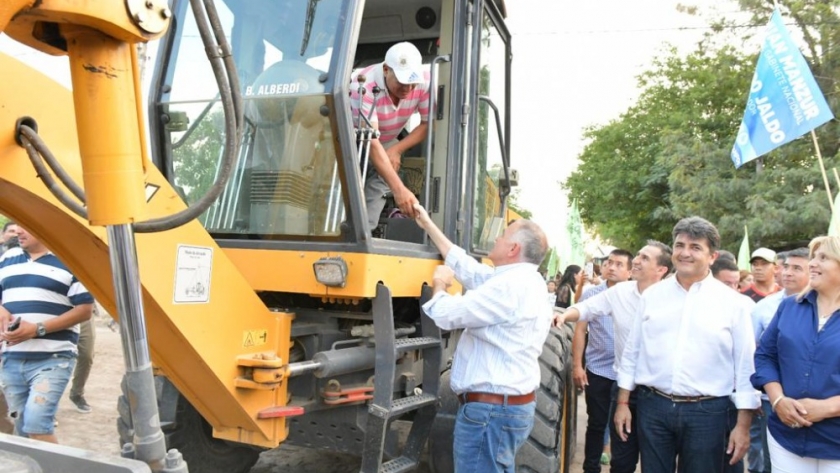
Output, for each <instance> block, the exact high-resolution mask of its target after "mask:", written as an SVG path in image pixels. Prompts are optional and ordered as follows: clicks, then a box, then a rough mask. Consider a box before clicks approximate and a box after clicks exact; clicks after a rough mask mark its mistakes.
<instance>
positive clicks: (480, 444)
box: [414, 204, 552, 473]
mask: <svg viewBox="0 0 840 473" xmlns="http://www.w3.org/2000/svg"><path fill="white" fill-rule="evenodd" d="M414 209H415V211H416V214H417V218H416V222H417V224H418V225H419V226H420V228H422V229H423V230H425V231H426V232H427V233H428V234H429V238H430V239H431V241H432V243H434V245H435V246H436V247H437V248H438V250H439V251H440V253H441V255H442V256H443V258H444V260H445V262H446V264H445V265H443V266H438V267H437V268H436V269H435V272H434V275H433V276H432V290H433V292H434V295H433V296H432V299H431V300H430V301H429V302H427V303H426V304H424V305H423V310H424V311H425V312H426V313H427V314H428V315H429V317H431V318H432V320H434V321H435V323H436V324H437V325H438V327H440V328H442V329H445V330H454V329H464V331H463V333H462V334H461V339H460V341H459V342H458V346H457V348H456V349H455V359H454V361H453V363H452V374H451V385H452V390H453V391H454V392H455V394H457V395H458V399H459V401H460V402H461V408H460V409H459V410H458V416H457V417H456V420H455V435H454V437H455V439H454V448H453V450H454V457H455V458H454V460H455V471H457V472H459V473H469V472H476V473H479V472H481V473H484V472H508V473H513V472H514V468H515V465H514V458H515V457H516V452H517V450H519V447H521V446H522V444H524V443H525V441H526V440H527V439H528V435H529V434H530V432H531V429H532V428H533V426H534V412H535V408H536V396H535V392H536V390H537V388H539V386H540V366H539V361H538V359H539V356H540V353H542V347H543V343H544V342H545V339H546V337H547V336H548V331H549V329H550V327H551V320H552V310H551V306H550V305H549V304H548V303H547V302H546V299H545V282H544V281H543V278H542V276H540V273H539V272H538V268H539V264H540V263H541V262H542V260H543V258H544V257H545V253H546V251H547V249H548V243H547V241H546V237H545V234H544V233H543V231H542V229H540V227H539V225H537V224H536V223H534V222H531V221H528V220H516V221H514V222H513V223H511V224H510V225H509V226H508V227H507V228H506V229H505V231H504V233H503V234H502V235H501V236H500V237H499V238H497V239H496V243H495V245H494V246H493V249H492V250H490V254H489V255H488V258H489V259H490V261H491V262H492V263H493V266H494V267H490V266H487V265H484V264H481V263H479V262H477V261H476V260H475V259H474V258H472V257H471V256H469V255H468V254H467V253H466V252H465V251H464V250H463V249H462V248H459V247H457V246H455V245H454V244H453V243H452V242H451V241H450V240H449V239H448V238H446V236H445V235H444V234H443V232H441V231H440V229H439V228H438V227H437V226H436V225H435V224H434V222H432V220H431V219H430V218H429V214H428V213H426V210H425V209H424V208H423V207H422V206H420V204H415V206H414ZM453 277H454V278H457V279H458V281H459V282H460V283H461V284H462V285H463V287H464V289H466V290H467V291H466V293H465V294H463V295H460V296H452V295H450V294H448V293H447V292H446V289H447V288H448V287H449V286H450V285H451V284H452V281H453Z"/></svg>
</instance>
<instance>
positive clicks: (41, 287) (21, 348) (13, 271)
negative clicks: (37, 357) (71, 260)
mask: <svg viewBox="0 0 840 473" xmlns="http://www.w3.org/2000/svg"><path fill="white" fill-rule="evenodd" d="M0 301H2V304H3V307H4V308H6V310H8V311H9V312H11V314H12V316H13V317H20V318H21V320H24V321H26V322H29V323H33V324H34V323H38V322H44V321H46V320H49V319H51V318H53V317H58V316H59V315H62V314H64V313H65V312H67V311H68V310H70V309H72V308H73V307H75V306H78V305H81V304H93V297H92V296H91V295H90V293H88V291H87V289H85V287H84V286H83V285H82V283H80V282H79V280H78V279H76V277H75V276H73V273H71V272H70V270H68V269H67V267H66V266H65V265H64V263H62V262H61V261H59V259H58V258H57V257H56V256H55V255H54V254H52V253H47V254H45V255H43V256H41V257H40V258H38V259H37V260H34V261H33V260H32V259H30V257H29V254H27V253H26V252H25V251H23V250H22V249H20V248H13V249H11V250H9V251H7V252H6V253H5V254H4V255H3V258H2V259H0ZM78 341H79V325H78V324H76V325H74V326H73V327H71V328H69V329H65V330H59V331H57V332H51V333H48V334H46V335H45V336H44V337H41V338H33V339H30V340H27V341H25V342H22V343H19V344H17V345H13V346H7V345H6V344H3V356H4V357H5V356H8V357H16V356H31V355H33V354H52V353H60V352H69V353H76V344H77V343H78Z"/></svg>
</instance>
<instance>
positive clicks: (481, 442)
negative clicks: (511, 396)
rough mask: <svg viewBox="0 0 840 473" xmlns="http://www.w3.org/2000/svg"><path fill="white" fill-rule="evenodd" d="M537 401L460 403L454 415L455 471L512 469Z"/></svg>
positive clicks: (507, 472)
mask: <svg viewBox="0 0 840 473" xmlns="http://www.w3.org/2000/svg"><path fill="white" fill-rule="evenodd" d="M536 405H537V404H536V403H535V402H531V403H529V404H523V405H521V406H504V405H496V404H485V403H483V402H468V403H466V404H464V405H462V406H461V407H460V408H459V409H458V417H457V418H456V419H455V443H454V454H455V473H493V472H504V473H514V470H515V462H514V460H515V458H516V452H517V451H518V450H519V447H521V446H522V444H524V443H525V441H526V440H527V439H528V435H529V434H530V433H531V429H532V428H533V427H534V409H535V408H536Z"/></svg>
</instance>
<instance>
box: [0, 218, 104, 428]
mask: <svg viewBox="0 0 840 473" xmlns="http://www.w3.org/2000/svg"><path fill="white" fill-rule="evenodd" d="M18 239H19V241H20V248H14V249H12V250H9V251H8V252H6V253H5V254H4V255H3V259H2V260H0V302H2V305H0V342H2V344H3V358H2V370H1V371H0V387H2V388H3V391H4V393H5V395H6V400H7V402H8V404H9V415H10V417H11V418H12V419H13V420H14V422H15V433H16V434H18V435H20V436H23V437H30V438H33V439H36V440H42V441H47V442H52V443H58V439H57V438H56V436H55V433H54V429H55V413H56V410H57V409H58V401H59V399H61V396H62V394H63V393H64V389H65V388H66V387H67V383H68V381H69V380H70V375H71V374H72V373H73V368H74V366H75V364H76V354H77V349H76V344H77V343H78V340H79V323H80V322H83V321H85V320H89V319H90V317H91V314H92V310H93V297H91V295H90V294H89V293H88V291H87V289H85V287H84V286H83V285H82V284H81V283H80V282H79V280H78V279H76V277H75V276H73V274H72V273H71V272H70V271H69V270H68V269H67V267H66V266H65V265H64V264H63V263H62V262H61V261H60V260H59V259H58V258H57V257H56V256H55V255H54V254H52V253H51V252H50V251H49V250H48V249H47V248H46V247H45V246H44V245H43V244H42V243H41V242H40V241H38V239H36V238H35V237H34V236H32V235H31V234H30V233H29V232H28V231H27V230H26V229H24V228H22V227H19V229H18Z"/></svg>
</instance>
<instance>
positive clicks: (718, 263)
mask: <svg viewBox="0 0 840 473" xmlns="http://www.w3.org/2000/svg"><path fill="white" fill-rule="evenodd" d="M721 271H735V272H736V273H738V278H739V279H740V278H741V270H739V269H738V265H736V264H735V262H734V261H732V260H731V259H727V258H724V259H720V258H718V259H716V260H715V262H714V263H712V276H714V277H717V275H718V273H720V272H721Z"/></svg>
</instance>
